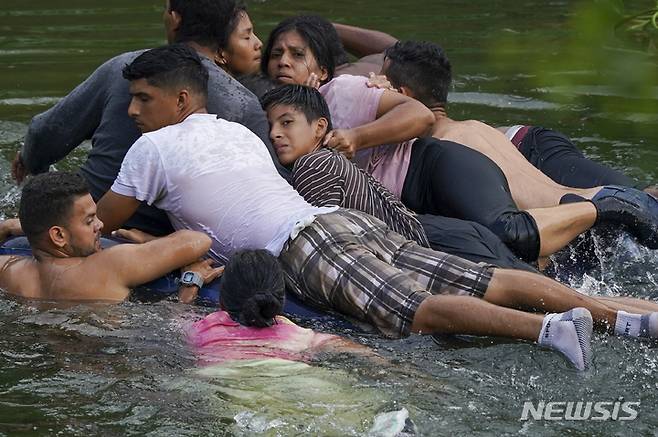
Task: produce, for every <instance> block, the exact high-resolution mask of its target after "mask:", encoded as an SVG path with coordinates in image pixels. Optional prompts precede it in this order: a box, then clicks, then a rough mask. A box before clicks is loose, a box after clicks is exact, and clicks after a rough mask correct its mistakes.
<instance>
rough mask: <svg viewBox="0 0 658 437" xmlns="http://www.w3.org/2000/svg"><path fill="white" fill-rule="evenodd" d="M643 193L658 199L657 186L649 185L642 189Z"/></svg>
mask: <svg viewBox="0 0 658 437" xmlns="http://www.w3.org/2000/svg"><path fill="white" fill-rule="evenodd" d="M644 192H645V193H649V194H651V195H652V196H653V197H655V198H658V185H651V186H649V187H646V188H645V189H644Z"/></svg>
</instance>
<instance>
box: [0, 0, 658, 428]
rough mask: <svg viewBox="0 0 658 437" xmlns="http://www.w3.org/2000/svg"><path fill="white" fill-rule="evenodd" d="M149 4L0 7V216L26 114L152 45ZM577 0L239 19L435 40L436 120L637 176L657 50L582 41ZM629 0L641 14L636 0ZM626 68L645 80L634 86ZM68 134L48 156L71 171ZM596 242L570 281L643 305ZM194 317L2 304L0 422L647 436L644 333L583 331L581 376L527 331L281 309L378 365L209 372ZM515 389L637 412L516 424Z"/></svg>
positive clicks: (652, 414) (75, 160)
mask: <svg viewBox="0 0 658 437" xmlns="http://www.w3.org/2000/svg"><path fill="white" fill-rule="evenodd" d="M162 3H164V2H163V1H160V0H140V1H135V0H113V1H112V2H102V1H100V0H50V1H46V0H3V1H2V8H0V169H1V170H0V198H1V199H2V200H1V202H0V214H1V215H4V216H11V215H13V214H14V213H15V211H16V205H17V195H18V189H17V188H16V187H15V186H14V185H13V183H12V182H11V177H10V174H9V168H10V162H11V159H12V158H13V156H14V155H15V153H16V150H17V149H18V148H19V147H20V143H21V141H22V138H23V136H24V134H25V132H26V129H27V125H28V123H29V121H30V119H31V117H32V116H33V115H35V114H37V113H39V112H41V111H43V110H45V109H47V108H48V107H50V106H51V105H52V104H54V103H55V102H56V101H57V99H58V98H61V97H62V96H64V95H66V93H68V92H69V91H70V90H71V89H72V88H73V87H74V86H75V85H77V84H78V83H79V82H81V81H82V80H83V79H84V78H85V77H86V76H87V75H88V74H89V73H90V72H91V71H93V69H95V68H96V67H97V66H98V65H100V63H102V62H103V61H104V60H106V59H108V58H110V57H112V56H113V55H115V54H118V53H121V52H124V51H129V50H134V49H139V48H145V47H153V46H156V45H160V44H162V43H163V42H164V32H163V29H162V24H161V14H162V9H163V4H162ZM576 3H577V2H570V1H566V0H565V1H561V0H552V1H540V0H516V1H512V0H491V1H488V2H484V1H463V0H461V1H460V0H434V1H430V0H424V1H423V0H410V1H405V2H393V1H390V0H380V1H372V0H352V1H340V0H338V1H334V2H319V1H316V0H310V1H307V2H304V3H303V4H302V3H301V2H293V1H277V0H260V1H254V2H251V3H250V14H251V16H252V18H253V19H254V22H255V24H256V28H257V31H258V33H259V35H260V36H261V39H265V38H266V36H267V32H268V31H269V30H270V29H271V28H272V27H273V26H274V25H275V24H276V23H277V22H278V21H279V20H280V19H282V18H284V17H286V16H288V15H291V14H294V13H297V12H313V13H318V14H322V15H324V16H326V17H328V18H330V19H332V20H335V21H339V22H343V23H348V24H356V25H362V26H365V27H371V28H376V29H380V30H384V31H386V32H389V33H391V34H393V35H395V36H397V37H399V38H403V39H404V38H408V39H429V40H433V41H436V42H438V43H440V44H441V45H442V46H443V47H444V48H445V49H446V50H447V52H448V54H449V56H450V57H451V60H452V62H453V69H454V72H455V86H454V92H452V94H451V96H450V100H451V101H452V102H453V104H452V105H451V106H450V111H451V114H452V115H453V116H454V118H475V119H481V120H483V121H486V122H488V123H490V124H494V125H509V124H519V123H531V124H543V125H546V126H550V127H553V128H557V129H559V130H561V131H563V132H564V133H566V134H568V135H569V136H571V137H573V138H574V140H575V141H576V142H577V143H578V144H579V145H580V146H581V147H582V148H583V149H584V151H585V152H586V153H587V154H588V155H589V156H592V157H595V158H597V159H600V160H602V161H604V162H607V163H609V164H611V165H613V166H616V167H618V168H621V169H623V170H624V171H626V172H627V173H629V174H631V175H632V176H634V177H636V178H637V179H639V180H640V181H643V182H646V183H655V182H657V181H658V171H657V170H656V163H658V147H657V144H658V130H657V129H656V128H655V127H656V125H657V124H658V111H657V109H658V107H657V105H656V101H657V100H656V99H657V98H658V86H657V85H658V84H656V83H653V82H652V80H653V81H655V78H656V77H658V74H656V69H657V64H656V61H655V59H653V60H652V59H650V58H647V57H645V56H644V55H636V54H633V53H630V54H629V53H628V52H626V51H625V50H621V49H619V48H616V47H610V46H609V44H607V43H605V44H603V45H606V46H607V47H604V48H603V51H602V52H601V51H600V50H599V49H600V47H598V46H597V44H596V42H597V41H596V40H592V41H590V40H588V39H587V38H588V34H589V32H593V30H592V29H593V28H595V27H596V26H595V25H584V24H583V23H580V24H578V25H576V24H575V23H579V21H578V18H579V16H578V14H576V13H575V12H574V11H575V10H576V9H575V8H576ZM599 3H601V2H595V1H592V2H583V4H586V5H590V6H592V5H594V6H596V4H599ZM630 3H631V4H630V5H629V7H631V6H632V7H634V8H636V9H637V10H641V9H642V8H643V7H645V6H647V4H649V3H651V2H639V1H636V2H630ZM649 6H650V5H649ZM574 47H576V49H574ZM579 50H580V51H579ZM599 52H600V53H599ZM579 60H582V62H581V63H580V64H579V63H578V61H579ZM611 66H612V67H611ZM636 76H640V77H644V78H649V79H648V81H649V83H648V84H646V83H644V84H643V85H641V86H640V85H638V84H637V83H636V82H634V78H635V77H636ZM645 82H646V81H645ZM617 85H619V86H617ZM87 147H88V146H87V145H83V146H81V147H79V148H78V149H76V151H75V152H74V153H72V154H71V156H69V157H68V158H67V159H66V160H65V161H63V162H61V163H58V164H57V165H56V168H58V169H74V168H76V167H77V166H78V165H80V163H81V162H82V161H83V160H84V157H85V156H86V150H87ZM620 248H623V249H624V250H623V251H621V250H618V249H620ZM599 253H600V256H601V260H600V269H599V271H598V273H596V274H594V273H593V274H592V275H590V276H585V277H584V278H576V279H573V281H572V284H573V285H574V286H576V287H578V288H579V289H580V290H582V291H584V292H586V293H590V294H604V295H618V294H620V293H622V292H623V293H628V294H631V295H634V296H638V297H646V298H651V299H658V277H657V276H656V267H657V266H658V257H656V256H655V255H654V254H653V253H651V252H649V251H647V250H644V249H642V248H639V247H637V246H636V245H634V243H632V242H631V241H629V240H628V239H625V238H620V239H619V240H618V241H616V242H615V243H614V244H613V245H612V246H609V247H599ZM208 311H210V309H206V308H200V307H184V306H181V305H178V304H176V303H173V302H167V301H165V302H156V303H153V302H146V303H138V302H127V303H125V304H122V305H117V306H110V307H107V306H92V305H89V306H86V305H85V306H75V307H68V308H67V307H57V308H42V307H38V306H35V305H33V304H26V303H21V302H16V301H13V300H11V299H9V298H6V297H2V298H1V299H0V328H1V329H2V335H0V435H85V436H86V435H126V434H137V435H202V434H204V435H245V436H250V435H260V434H262V435H331V436H343V435H366V434H367V432H368V430H369V429H370V427H371V425H372V423H373V417H374V416H375V415H376V414H378V413H380V412H385V411H394V410H400V409H402V408H406V409H407V410H408V411H409V413H410V416H411V418H412V420H413V422H414V424H415V427H416V428H417V434H418V435H426V436H437V435H448V434H452V435H519V434H520V435H576V436H585V435H629V434H631V433H636V434H638V435H658V411H657V407H656V405H658V394H657V393H658V379H657V375H658V353H657V352H656V348H655V345H652V344H646V343H640V342H628V341H621V340H619V339H616V338H609V337H605V336H601V335H597V336H595V339H594V342H595V347H594V353H595V366H594V369H593V370H591V371H590V372H587V373H586V374H580V373H577V372H575V371H573V370H572V369H571V368H570V366H569V365H567V363H566V362H564V361H563V360H562V359H561V358H560V357H558V356H557V355H556V354H554V353H552V352H549V351H544V350H541V349H538V348H537V347H535V346H534V345H532V344H527V343H521V342H507V341H498V340H492V339H441V340H440V341H438V342H437V343H435V342H434V341H433V340H432V339H430V338H426V337H420V336H413V337H411V338H409V339H406V340H404V341H387V340H382V339H379V338H377V337H374V336H365V337H363V336H358V335H356V334H355V333H352V332H349V331H344V330H340V329H338V328H332V327H326V326H321V325H319V324H318V323H317V322H314V321H309V320H299V321H300V322H301V323H304V324H307V325H310V326H314V327H316V328H319V329H322V328H327V329H330V330H337V331H338V332H339V333H342V334H344V335H347V336H351V337H353V338H357V337H361V341H362V342H364V343H365V344H367V345H369V346H372V347H373V348H376V349H377V350H378V351H379V352H380V353H381V354H382V355H383V356H384V357H386V358H387V359H389V360H390V365H389V366H385V367H383V368H382V367H380V366H379V365H378V366H374V365H373V364H371V363H369V362H367V361H364V360H355V359H354V358H350V357H349V356H342V355H341V356H337V357H330V358H327V359H326V360H321V361H320V362H318V363H316V365H315V367H313V368H311V369H310V370H308V369H307V370H306V371H303V372H300V371H299V369H294V368H293V369H286V368H282V369H269V370H268V371H263V372H261V371H255V370H253V369H229V370H227V371H224V372H222V373H220V374H214V375H211V376H209V375H207V374H199V373H198V372H197V370H198V369H197V367H196V364H195V360H194V357H193V356H192V354H191V353H190V352H189V351H188V350H187V348H186V345H185V341H184V339H183V336H182V334H181V327H182V326H183V325H184V323H185V322H186V321H188V320H192V319H196V318H198V317H200V316H201V315H202V314H206V313H207V312H208ZM525 401H533V402H535V404H536V403H537V402H539V401H545V402H549V401H558V402H566V401H582V402H597V401H603V402H616V401H631V402H639V403H640V406H639V407H637V410H638V415H637V418H636V419H635V420H633V421H615V420H606V421H592V420H586V421H571V420H557V421H546V420H528V421H523V420H520V419H521V415H522V410H523V405H524V402H525Z"/></svg>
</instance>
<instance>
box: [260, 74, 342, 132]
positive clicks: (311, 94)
mask: <svg viewBox="0 0 658 437" xmlns="http://www.w3.org/2000/svg"><path fill="white" fill-rule="evenodd" d="M260 102H261V105H262V106H263V109H264V110H265V111H267V110H268V109H269V108H271V107H273V106H277V105H288V106H292V107H293V108H295V109H296V110H298V111H299V112H302V113H303V114H304V115H305V116H306V120H307V121H308V122H309V123H311V122H313V121H315V120H317V119H319V118H320V117H324V118H326V119H327V132H329V131H331V130H332V129H333V127H332V126H331V114H330V113H329V107H328V106H327V102H326V101H325V100H324V97H322V94H320V91H318V90H316V89H315V88H311V87H308V86H304V85H294V84H287V85H282V86H280V87H277V88H274V89H273V90H270V91H268V92H267V93H265V95H264V96H263V97H262V98H261V101H260Z"/></svg>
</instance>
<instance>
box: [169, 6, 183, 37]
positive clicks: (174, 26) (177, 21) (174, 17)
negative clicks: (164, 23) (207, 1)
mask: <svg viewBox="0 0 658 437" xmlns="http://www.w3.org/2000/svg"><path fill="white" fill-rule="evenodd" d="M168 13H169V15H170V16H171V30H172V31H173V32H178V29H180V25H181V23H182V22H183V17H181V15H180V14H179V13H178V12H176V11H171V10H170V11H169V12H168Z"/></svg>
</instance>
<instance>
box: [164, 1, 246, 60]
mask: <svg viewBox="0 0 658 437" xmlns="http://www.w3.org/2000/svg"><path fill="white" fill-rule="evenodd" d="M244 10H245V7H244V6H243V5H242V3H241V2H239V1H235V0H169V11H175V12H177V13H178V14H179V15H180V17H181V23H180V27H179V28H178V30H177V31H176V39H175V42H177V43H184V42H195V43H198V44H200V45H202V46H204V47H208V48H210V49H212V50H217V49H218V48H219V47H223V46H222V45H221V44H222V41H223V39H224V38H226V40H228V36H229V35H231V32H233V29H235V26H236V25H237V22H238V20H239V18H240V17H239V13H240V11H244Z"/></svg>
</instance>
